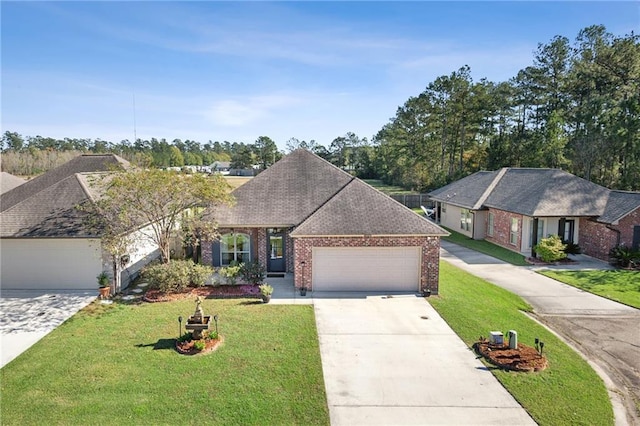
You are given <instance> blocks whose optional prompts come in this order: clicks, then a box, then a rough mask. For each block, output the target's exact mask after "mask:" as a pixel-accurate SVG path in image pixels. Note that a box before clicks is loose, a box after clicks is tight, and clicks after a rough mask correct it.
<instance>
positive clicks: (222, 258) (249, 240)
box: [220, 232, 251, 266]
mask: <svg viewBox="0 0 640 426" xmlns="http://www.w3.org/2000/svg"><path fill="white" fill-rule="evenodd" d="M227 235H231V236H232V237H233V238H234V244H233V252H231V251H224V250H223V247H224V246H225V245H226V244H224V243H223V242H222V238H223V237H226V236H227ZM239 236H243V237H246V239H247V244H246V245H247V250H241V251H238V249H237V247H238V245H237V244H236V238H238V237H239ZM225 253H233V259H234V260H237V259H238V253H246V254H247V255H248V257H249V259H251V237H250V236H249V235H248V234H245V233H241V232H238V233H235V232H229V233H227V234H224V235H222V236H221V238H220V266H229V265H230V263H224V256H223V255H224V254H225Z"/></svg>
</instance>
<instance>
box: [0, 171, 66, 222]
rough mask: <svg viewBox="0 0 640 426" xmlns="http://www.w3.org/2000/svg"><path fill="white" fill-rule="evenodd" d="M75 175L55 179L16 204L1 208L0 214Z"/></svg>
mask: <svg viewBox="0 0 640 426" xmlns="http://www.w3.org/2000/svg"><path fill="white" fill-rule="evenodd" d="M41 176H42V175H41ZM73 177H74V175H70V176H67V177H66V178H64V179H60V180H57V181H55V182H54V183H52V184H51V185H47V186H45V187H44V188H42V189H41V190H40V191H37V192H34V193H33V194H32V195H30V196H28V197H26V198H23V199H22V200H20V201H18V202H17V203H14V204H12V205H10V206H9V207H7V208H6V209H3V210H0V214H1V213H5V212H8V211H9V210H11V209H13V208H14V207H17V206H19V205H20V204H22V203H24V202H27V201H29V200H30V199H32V198H33V197H35V196H36V195H38V194H40V193H41V192H44V191H47V190H49V189H51V187H53V186H56V185H59V184H61V183H62V182H64V181H66V180H67V179H71V178H73Z"/></svg>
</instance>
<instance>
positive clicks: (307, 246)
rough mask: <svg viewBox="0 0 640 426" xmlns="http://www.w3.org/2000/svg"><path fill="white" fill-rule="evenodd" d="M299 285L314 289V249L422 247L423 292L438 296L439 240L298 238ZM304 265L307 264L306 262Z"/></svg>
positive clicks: (297, 264) (297, 273) (297, 267)
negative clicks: (428, 291)
mask: <svg viewBox="0 0 640 426" xmlns="http://www.w3.org/2000/svg"><path fill="white" fill-rule="evenodd" d="M294 240H295V243H294V247H295V251H294V256H295V258H296V267H295V271H294V281H295V286H296V287H298V288H300V287H303V286H304V287H307V288H308V289H310V290H313V288H312V282H313V280H312V276H311V275H312V271H313V248H314V247H421V255H422V256H421V267H420V287H421V288H420V290H421V291H425V290H427V289H429V290H430V291H431V294H438V274H439V261H440V238H439V237H422V236H416V237H400V236H398V237H312V238H294ZM302 262H304V263H302Z"/></svg>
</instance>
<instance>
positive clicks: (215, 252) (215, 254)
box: [211, 241, 220, 267]
mask: <svg viewBox="0 0 640 426" xmlns="http://www.w3.org/2000/svg"><path fill="white" fill-rule="evenodd" d="M211 257H212V258H213V262H212V263H213V266H216V267H217V266H220V241H215V242H214V243H213V244H212V249H211Z"/></svg>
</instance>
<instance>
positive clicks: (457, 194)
mask: <svg viewBox="0 0 640 426" xmlns="http://www.w3.org/2000/svg"><path fill="white" fill-rule="evenodd" d="M498 175H499V172H498V171H493V172H488V171H481V172H476V173H474V174H472V175H469V176H466V177H464V178H462V179H460V180H457V181H455V182H451V183H450V184H449V185H445V186H443V187H442V188H438V189H436V190H434V191H431V192H430V193H429V196H430V197H431V198H432V199H434V200H436V201H441V202H443V203H448V204H454V205H456V206H460V207H465V208H468V209H473V208H474V207H475V206H476V205H477V204H478V203H479V202H480V201H481V200H482V198H486V196H487V194H486V191H487V189H489V188H491V186H492V185H495V180H496V178H497V177H498ZM476 208H478V207H476Z"/></svg>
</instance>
